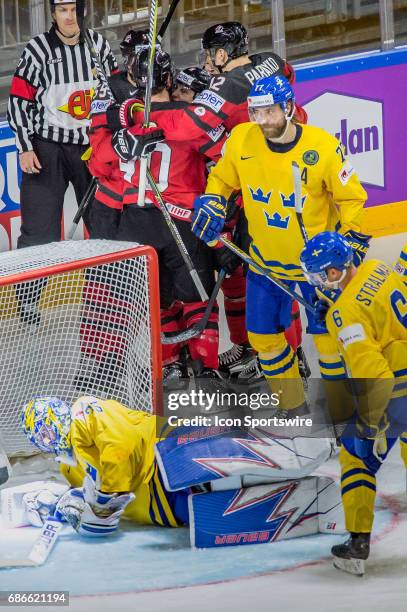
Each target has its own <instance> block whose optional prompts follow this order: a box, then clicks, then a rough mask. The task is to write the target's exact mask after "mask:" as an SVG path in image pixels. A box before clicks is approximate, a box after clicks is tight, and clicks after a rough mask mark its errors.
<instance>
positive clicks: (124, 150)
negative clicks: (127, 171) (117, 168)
mask: <svg viewBox="0 0 407 612" xmlns="http://www.w3.org/2000/svg"><path fill="white" fill-rule="evenodd" d="M162 140H164V132H163V131H162V130H160V129H158V128H156V127H151V128H143V127H141V126H134V127H132V128H130V129H122V130H118V131H117V132H115V133H114V134H113V136H112V147H113V149H114V151H115V153H117V155H118V156H119V157H120V159H122V160H123V161H126V162H128V161H132V160H134V159H137V158H138V157H142V156H146V155H149V154H150V153H152V152H153V151H154V149H155V148H156V146H157V144H158V143H159V142H161V141H162Z"/></svg>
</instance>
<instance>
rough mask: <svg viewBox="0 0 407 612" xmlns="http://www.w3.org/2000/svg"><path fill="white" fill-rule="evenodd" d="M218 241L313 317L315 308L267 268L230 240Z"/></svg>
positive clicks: (221, 237) (221, 239)
mask: <svg viewBox="0 0 407 612" xmlns="http://www.w3.org/2000/svg"><path fill="white" fill-rule="evenodd" d="M218 241H219V242H221V243H222V244H224V245H225V247H227V248H228V249H230V250H231V251H232V253H234V254H235V255H237V256H238V257H240V259H242V260H243V261H244V262H246V263H247V264H248V265H249V266H251V267H252V268H254V269H255V270H256V272H258V273H259V274H261V275H262V276H266V277H267V278H268V279H269V280H270V281H271V282H272V283H274V284H275V285H277V286H278V287H280V289H282V290H283V291H284V292H285V293H287V295H289V296H290V297H292V298H293V299H294V300H297V302H299V303H300V304H302V305H303V306H304V308H306V309H307V310H308V311H309V312H311V313H312V314H313V315H315V314H316V313H315V308H314V307H313V306H311V304H310V303H309V302H307V300H305V299H304V298H303V297H302V295H299V293H297V292H296V291H294V289H290V287H288V286H287V285H286V284H285V283H284V281H282V280H280V279H279V278H277V277H276V276H274V275H273V274H272V273H271V272H270V271H269V270H267V268H263V266H261V265H260V264H258V263H256V262H255V261H254V259H252V258H251V257H250V255H248V254H247V253H245V252H244V251H242V249H239V247H238V246H236V245H235V244H234V243H233V242H230V240H228V239H227V238H224V237H223V236H219V237H218Z"/></svg>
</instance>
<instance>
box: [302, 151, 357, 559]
mask: <svg viewBox="0 0 407 612" xmlns="http://www.w3.org/2000/svg"><path fill="white" fill-rule="evenodd" d="M291 168H292V173H293V180H294V206H295V214H296V217H297V221H298V225H299V227H300V231H301V234H302V237H303V239H304V244H307V242H308V234H307V230H306V229H305V224H304V218H303V216H302V193H301V191H302V190H301V172H300V168H299V166H298V164H297V162H295V161H293V162H291ZM316 294H317V296H318V297H320V296H321V294H322V296H323V292H322V291H321V292H319V293H318V290H317V288H316ZM322 299H323V298H322ZM315 312H316V311H315ZM326 333H328V330H326ZM338 355H339V358H340V360H341V363H342V367H343V369H344V371H345V374H346V378H347V380H348V382H349V386H350V391H351V397H352V405H353V409H354V410H355V411H356V412H358V411H359V402H358V399H357V390H356V387H355V383H354V381H353V377H352V375H351V373H350V371H349V369H348V366H347V365H346V362H345V359H344V357H343V355H341V353H339V352H338ZM333 428H334V432H335V437H337V436H336V429H335V423H334V424H333ZM339 569H343V568H339ZM345 571H346V570H345Z"/></svg>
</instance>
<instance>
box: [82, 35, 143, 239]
mask: <svg viewBox="0 0 407 612" xmlns="http://www.w3.org/2000/svg"><path fill="white" fill-rule="evenodd" d="M146 41H147V30H129V31H128V32H127V34H126V36H125V37H124V38H123V40H122V42H121V43H120V50H121V52H122V56H123V65H124V68H125V70H122V71H120V72H118V73H116V74H115V75H113V76H111V77H109V78H108V83H109V87H110V89H111V92H112V94H113V97H114V98H115V100H116V102H117V103H118V104H121V103H123V102H124V101H125V100H128V99H129V98H134V96H135V95H136V94H137V86H136V84H135V83H134V82H132V80H131V75H130V74H129V72H128V70H127V59H128V57H129V55H130V52H131V50H133V52H134V49H135V48H136V47H137V46H142V45H145V44H146ZM110 106H111V97H110V95H109V93H108V92H107V91H106V88H105V87H104V86H103V85H102V84H99V87H98V88H97V89H96V92H95V95H94V97H93V101H92V105H91V115H92V123H91V129H90V137H89V139H90V145H91V147H92V154H91V157H90V160H89V164H88V166H89V170H90V172H91V174H92V175H93V176H95V177H96V178H97V179H98V186H97V189H96V192H95V197H94V200H93V202H92V204H91V207H90V212H89V217H90V219H91V231H90V237H91V238H102V239H108V240H114V239H115V238H116V233H117V228H118V225H119V221H120V215H121V212H122V209H123V181H124V179H123V173H122V172H121V170H120V163H119V162H120V160H119V159H118V157H117V155H116V153H115V152H114V151H113V149H112V147H111V145H110V141H111V131H110V130H109V128H108V127H107V123H108V120H107V116H106V113H107V112H108V108H109V107H110Z"/></svg>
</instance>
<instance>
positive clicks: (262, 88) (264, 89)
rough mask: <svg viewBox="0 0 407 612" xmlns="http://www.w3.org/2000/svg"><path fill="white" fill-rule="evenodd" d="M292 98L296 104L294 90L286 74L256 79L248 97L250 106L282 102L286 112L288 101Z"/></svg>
mask: <svg viewBox="0 0 407 612" xmlns="http://www.w3.org/2000/svg"><path fill="white" fill-rule="evenodd" d="M289 100H292V102H293V105H294V104H295V96H294V91H293V89H292V87H291V85H290V83H289V82H288V81H287V79H286V78H285V76H276V75H275V76H269V77H264V78H263V79H259V80H258V81H255V82H254V83H253V85H252V88H251V90H250V93H249V97H248V98H247V104H248V107H249V109H250V108H261V107H264V106H271V105H272V104H280V106H281V108H282V109H283V111H284V112H286V110H287V102H288V101H289Z"/></svg>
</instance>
